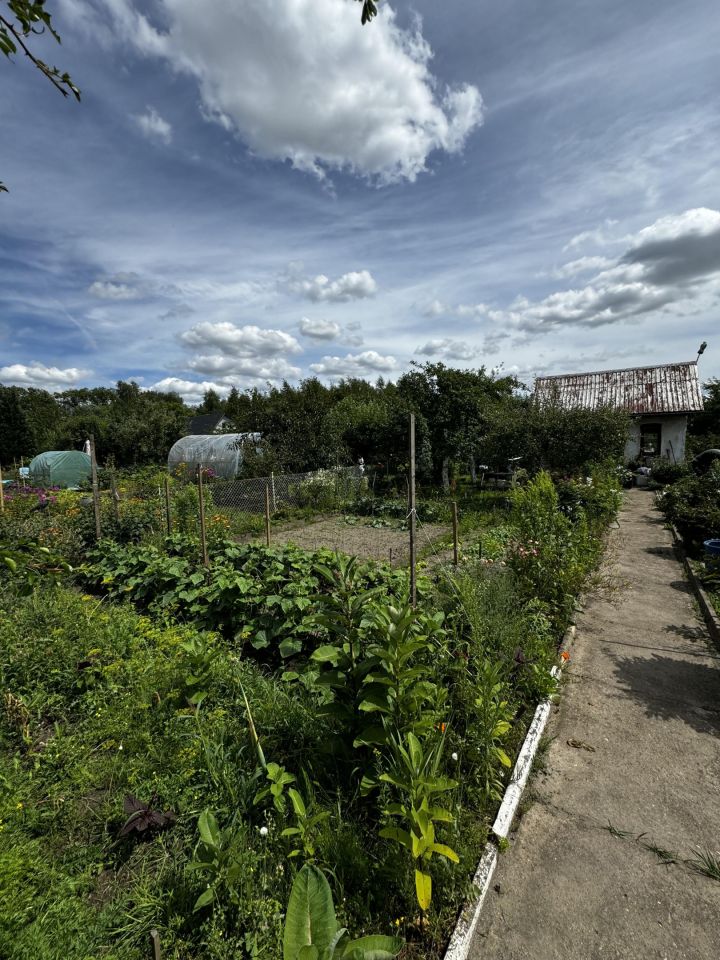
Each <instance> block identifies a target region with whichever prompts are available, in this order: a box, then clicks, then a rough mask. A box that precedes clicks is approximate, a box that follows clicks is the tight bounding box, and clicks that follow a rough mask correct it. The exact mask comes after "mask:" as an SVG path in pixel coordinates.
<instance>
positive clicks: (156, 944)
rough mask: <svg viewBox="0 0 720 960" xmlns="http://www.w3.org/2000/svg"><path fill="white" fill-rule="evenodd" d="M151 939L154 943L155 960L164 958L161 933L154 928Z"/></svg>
mask: <svg viewBox="0 0 720 960" xmlns="http://www.w3.org/2000/svg"><path fill="white" fill-rule="evenodd" d="M150 939H151V940H152V945H153V960H162V950H161V949H160V934H159V933H158V932H157V930H155V928H154V927H153V929H152V930H151V931H150Z"/></svg>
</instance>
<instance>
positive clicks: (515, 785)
mask: <svg viewBox="0 0 720 960" xmlns="http://www.w3.org/2000/svg"><path fill="white" fill-rule="evenodd" d="M574 637H575V625H574V624H573V626H571V627H569V628H568V629H567V631H566V633H565V636H564V637H563V642H562V644H561V650H562V651H563V652H564V651H565V650H566V649H567V647H568V646H569V645H570V643H571V642H572V640H573V639H574ZM561 664H562V661H561V663H560V664H559V665H557V666H554V667H553V668H552V671H551V673H552V675H553V676H554V677H559V676H560V672H561ZM551 707H552V702H551V701H550V700H545V701H543V703H541V704H539V705H538V707H537V709H536V710H535V715H534V717H533V719H532V723H531V724H530V727H529V729H528V732H527V735H526V737H525V740H524V742H523V745H522V749H521V750H520V753H519V755H518V758H517V760H516V762H515V767H514V769H513V772H512V776H511V778H510V783H509V784H508V785H507V788H506V790H505V795H504V796H503V801H502V803H501V804H500V809H499V810H498V813H497V816H496V818H495V823H494V824H493V826H492V832H493V833H494V834H495V836H496V837H497V838H501V839H506V838H507V835H508V833H509V832H510V827H511V826H512V822H513V819H514V817H515V812H516V811H517V807H518V804H519V803H520V798H521V796H522V792H523V790H524V789H525V786H526V784H527V781H528V777H529V776H530V770H531V769H532V764H533V760H534V759H535V754H536V753H537V748H538V746H539V744H540V738H541V737H542V734H543V730H544V729H545V724H546V723H547V721H548V717H549V716H550V708H551ZM497 859H498V851H497V846H496V845H495V843H494V842H493V841H492V840H488V842H487V843H486V845H485V850H484V851H483V855H482V857H481V858H480V863H479V864H478V868H477V870H476V872H475V876H474V877H473V886H475V887H477V895H476V897H475V898H474V899H473V900H472V901H471V902H470V903H469V904H467V906H466V907H465V908H464V909H463V911H462V913H461V914H460V916H459V918H458V922H457V923H456V924H455V930H454V931H453V935H452V937H451V938H450V943H449V944H448V948H447V950H446V951H445V956H444V958H443V960H467V956H468V953H469V952H470V944H471V942H472V938H473V935H474V934H475V929H476V927H477V924H478V920H479V919H480V913H481V912H482V908H483V904H484V903H485V897H486V896H487V892H488V890H489V888H490V882H491V881H492V878H493V874H494V873H495V867H496V866H497Z"/></svg>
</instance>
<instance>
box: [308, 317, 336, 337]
mask: <svg viewBox="0 0 720 960" xmlns="http://www.w3.org/2000/svg"><path fill="white" fill-rule="evenodd" d="M299 327H300V333H302V334H303V336H305V337H311V338H312V339H313V340H335V339H336V338H337V337H339V336H340V324H339V323H335V321H334V320H311V319H310V318H309V317H303V318H302V319H301V320H300V324H299Z"/></svg>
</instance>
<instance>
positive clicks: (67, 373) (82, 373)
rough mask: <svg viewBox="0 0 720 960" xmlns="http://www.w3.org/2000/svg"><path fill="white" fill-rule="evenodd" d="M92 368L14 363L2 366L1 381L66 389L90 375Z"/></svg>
mask: <svg viewBox="0 0 720 960" xmlns="http://www.w3.org/2000/svg"><path fill="white" fill-rule="evenodd" d="M90 373H91V371H90V370H81V369H80V368H78V367H66V368H64V369H60V368H59V367H47V366H45V364H43V363H38V362H37V361H33V362H31V363H12V364H10V366H7V367H0V383H5V384H14V385H16V386H19V387H39V388H41V389H43V390H51V391H52V390H65V389H67V388H68V387H73V386H74V385H75V384H76V383H78V381H79V380H82V379H83V377H87V376H89V375H90Z"/></svg>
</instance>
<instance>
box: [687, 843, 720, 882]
mask: <svg viewBox="0 0 720 960" xmlns="http://www.w3.org/2000/svg"><path fill="white" fill-rule="evenodd" d="M693 852H694V853H695V856H694V857H693V858H691V859H690V860H686V861H685V862H686V863H688V864H689V865H690V866H691V867H692V869H693V870H694V871H695V872H696V873H701V874H703V876H706V877H709V878H710V879H711V880H717V881H718V882H720V857H716V856H715V855H714V854H713V853H711V852H710V851H709V850H694V851H693Z"/></svg>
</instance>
